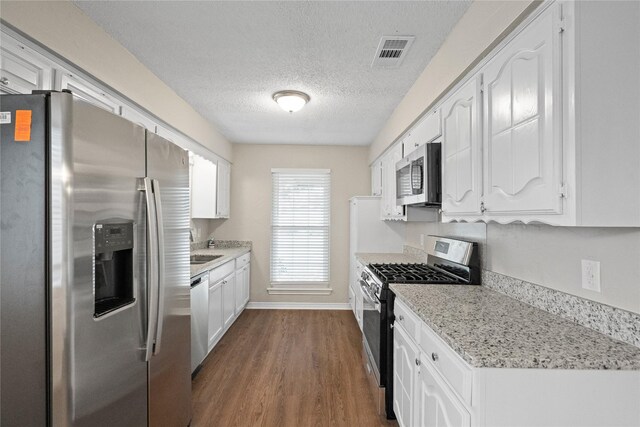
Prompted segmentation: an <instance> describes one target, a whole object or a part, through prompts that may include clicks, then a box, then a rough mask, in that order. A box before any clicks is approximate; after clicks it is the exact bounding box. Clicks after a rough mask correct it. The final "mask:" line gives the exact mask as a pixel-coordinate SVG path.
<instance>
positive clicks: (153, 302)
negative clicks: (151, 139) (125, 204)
mask: <svg viewBox="0 0 640 427" xmlns="http://www.w3.org/2000/svg"><path fill="white" fill-rule="evenodd" d="M144 192H145V199H146V205H147V290H148V291H147V298H148V303H147V312H148V317H147V337H146V349H145V357H144V360H145V361H146V362H148V361H150V360H151V357H152V355H153V343H154V339H155V335H156V327H157V324H156V321H157V320H158V316H157V309H158V301H157V299H158V293H157V290H158V283H157V282H158V265H157V264H158V255H157V249H158V245H157V242H158V227H157V226H156V220H157V218H156V205H155V203H154V200H153V199H154V197H153V184H152V182H151V178H144Z"/></svg>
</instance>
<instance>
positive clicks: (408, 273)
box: [369, 264, 464, 284]
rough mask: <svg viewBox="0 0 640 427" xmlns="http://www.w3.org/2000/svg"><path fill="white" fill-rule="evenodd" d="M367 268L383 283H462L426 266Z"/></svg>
mask: <svg viewBox="0 0 640 427" xmlns="http://www.w3.org/2000/svg"><path fill="white" fill-rule="evenodd" d="M369 267H370V268H371V270H372V271H373V273H374V274H375V275H376V276H378V278H379V279H380V280H382V281H383V282H385V283H434V284H440V283H452V284H455V283H464V281H462V280H460V279H456V278H454V277H452V276H449V275H447V274H444V273H442V272H440V271H438V270H436V269H434V268H433V267H430V266H428V265H426V264H370V265H369Z"/></svg>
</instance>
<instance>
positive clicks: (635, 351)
mask: <svg viewBox="0 0 640 427" xmlns="http://www.w3.org/2000/svg"><path fill="white" fill-rule="evenodd" d="M410 286H424V285H407V284H391V285H390V287H391V290H392V291H393V292H394V294H395V295H396V298H398V299H400V300H401V301H402V302H403V303H404V304H406V305H407V306H408V307H409V308H410V309H411V310H412V311H413V312H414V313H415V314H416V315H417V316H418V317H419V318H420V319H421V320H422V321H423V322H425V323H426V325H427V326H429V327H430V328H431V329H432V330H433V331H434V332H435V333H436V334H437V335H438V336H439V337H440V338H441V339H442V340H443V341H444V342H445V343H446V344H447V345H448V346H449V347H451V348H452V349H453V350H454V351H455V352H456V353H457V354H458V355H459V356H460V357H461V358H462V359H463V360H464V361H465V362H467V363H468V364H469V365H471V366H472V367H474V368H523V369H536V368H538V369H540V368H542V369H568V370H627V371H629V370H633V371H636V370H640V349H639V348H637V347H634V346H631V345H630V344H626V343H622V342H620V341H617V340H614V339H613V338H610V337H608V336H606V335H604V334H600V333H599V332H596V331H594V330H591V329H588V328H586V327H584V326H581V325H578V324H575V323H572V322H568V321H567V320H565V319H562V318H560V317H559V316H556V315H554V314H551V313H548V312H546V311H543V310H540V309H538V308H535V307H532V306H528V305H526V304H524V303H522V302H520V301H517V300H515V299H512V298H510V297H508V296H506V295H503V294H499V293H498V292H495V291H492V290H490V289H486V288H483V287H477V286H473V287H471V286H469V287H465V288H476V291H479V292H482V293H483V294H484V297H486V298H495V300H496V303H497V304H502V303H504V298H507V299H509V300H512V301H513V303H512V304H514V305H516V306H517V305H520V304H522V305H523V306H526V310H525V311H529V312H536V313H537V312H541V313H540V315H542V316H544V317H545V318H546V320H547V321H548V322H549V323H552V324H553V326H555V327H556V328H557V331H558V332H559V333H566V334H568V335H571V334H575V335H576V336H575V338H576V340H578V341H579V338H581V337H580V336H579V335H580V332H582V333H584V334H586V335H587V336H588V338H589V339H591V340H597V341H598V342H599V343H602V345H603V346H604V349H605V350H606V349H614V350H617V351H620V352H621V353H625V354H626V353H628V354H630V355H631V356H632V357H631V358H628V359H626V358H616V357H615V355H614V356H610V355H609V356H598V355H596V354H590V352H589V349H588V348H586V347H585V348H584V349H582V348H580V349H576V348H575V347H572V348H570V347H569V346H570V345H569V344H568V345H567V350H569V351H574V350H579V351H577V353H576V354H574V355H573V356H570V357H562V356H560V357H557V358H554V357H537V356H539V355H538V354H533V353H526V354H520V355H514V356H512V357H504V356H499V355H494V354H491V352H490V351H489V350H488V347H489V346H490V345H489V344H485V348H482V345H483V343H485V341H486V340H483V339H482V337H479V338H478V340H472V341H473V345H476V346H477V347H478V350H475V349H471V348H469V347H471V346H470V345H468V344H467V345H465V344H462V343H460V342H459V340H458V339H456V338H455V337H454V336H452V334H450V333H449V332H448V331H447V329H449V330H451V331H453V333H454V334H456V333H457V334H464V333H467V334H473V332H474V330H475V328H474V326H471V327H467V328H464V327H463V328H459V326H460V323H459V324H458V325H450V326H451V327H450V328H447V327H446V326H444V327H443V325H440V324H438V323H437V322H435V321H434V319H432V318H430V317H429V316H428V315H427V314H425V313H424V310H422V309H420V307H419V306H418V305H417V304H416V302H415V301H413V299H415V298H416V297H415V296H408V295H406V294H403V290H406V289H408V287H410ZM432 286H457V287H458V289H459V290H461V289H462V287H459V285H432ZM443 289H444V288H443ZM469 291H470V292H471V291H472V290H471V289H470V290H469ZM429 292H430V291H429V290H428V288H424V297H425V298H428V293H429ZM494 294H495V295H494ZM443 309H445V310H446V307H443ZM509 320H510V321H512V322H513V321H515V316H512V318H511V319H509ZM536 320H537V319H535V318H534V319H530V320H526V319H522V318H520V319H518V320H517V321H516V323H517V324H518V325H520V326H522V329H521V332H522V334H523V335H525V336H522V337H521V342H522V343H524V344H526V343H527V341H526V340H527V339H534V340H535V339H536V335H537V332H536V331H535V325H536V323H535V322H536ZM531 321H532V322H533V323H532V322H531ZM487 322H491V320H489V321H487ZM463 326H464V325H463ZM460 329H462V331H461V330H460ZM465 329H466V330H465ZM576 331H577V332H578V333H576ZM596 334H597V335H596ZM598 335H600V336H601V337H598ZM501 338H502V337H501ZM509 338H512V337H504V342H506V343H511V345H512V346H514V347H515V348H514V351H516V352H517V351H518V350H520V348H518V342H515V343H514V341H512V340H510V339H509ZM498 341H499V340H498ZM585 346H586V344H585ZM556 350H557V351H556V352H553V351H551V352H549V353H551V354H562V350H563V349H560V348H558V349H556Z"/></svg>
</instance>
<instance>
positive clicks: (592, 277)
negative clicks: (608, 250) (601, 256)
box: [582, 259, 600, 292]
mask: <svg viewBox="0 0 640 427" xmlns="http://www.w3.org/2000/svg"><path fill="white" fill-rule="evenodd" d="M582 288H583V289H587V290H590V291H594V292H600V262H599V261H591V260H588V259H583V260H582Z"/></svg>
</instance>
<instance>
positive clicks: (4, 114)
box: [0, 111, 11, 125]
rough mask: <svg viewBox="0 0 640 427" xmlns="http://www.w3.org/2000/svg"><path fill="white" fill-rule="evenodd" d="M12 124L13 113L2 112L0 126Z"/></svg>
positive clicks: (0, 113)
mask: <svg viewBox="0 0 640 427" xmlns="http://www.w3.org/2000/svg"><path fill="white" fill-rule="evenodd" d="M7 123H11V111H2V112H0V125H5V124H7Z"/></svg>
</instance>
